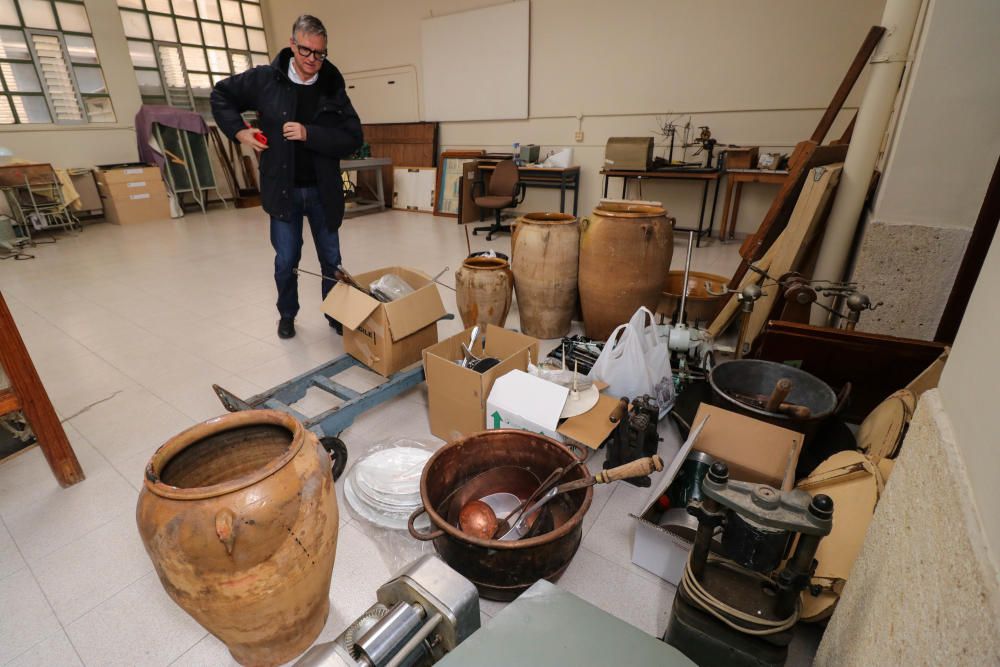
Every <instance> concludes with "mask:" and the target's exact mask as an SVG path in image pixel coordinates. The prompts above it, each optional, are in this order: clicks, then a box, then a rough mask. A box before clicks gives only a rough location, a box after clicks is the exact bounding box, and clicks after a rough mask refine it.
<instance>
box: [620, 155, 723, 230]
mask: <svg viewBox="0 0 1000 667" xmlns="http://www.w3.org/2000/svg"><path fill="white" fill-rule="evenodd" d="M601 175H603V176H604V197H605V199H607V196H608V181H609V180H610V179H612V178H620V179H622V199H625V195H626V194H627V191H628V182H629V179H633V178H634V179H635V180H637V181H639V182H640V183H641V182H642V181H643V180H694V181H701V182H702V183H704V184H705V187H704V188H703V189H702V191H701V211H700V213H699V214H698V227H697V229H695V228H692V227H674V231H680V232H694V233H695V235H696V238H697V242H696V245H697V246H698V247H701V238H702V237H703V236H711V235H712V225H713V224H714V222H715V204H716V202H717V201H718V199H719V179H720V178H721V177H722V172H721V171H720V170H719V169H717V168H715V167H711V168H706V167H671V168H667V169H658V170H656V171H625V170H621V169H602V170H601ZM712 181H715V192H714V193H713V194H712V214H711V215H710V216H709V218H708V229H705V204H706V202H707V201H708V186H709V185H710V184H711V183H712Z"/></svg>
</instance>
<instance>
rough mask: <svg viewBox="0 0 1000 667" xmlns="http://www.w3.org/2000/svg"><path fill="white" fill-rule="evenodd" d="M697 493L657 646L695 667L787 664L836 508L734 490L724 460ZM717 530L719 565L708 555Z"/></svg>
mask: <svg viewBox="0 0 1000 667" xmlns="http://www.w3.org/2000/svg"><path fill="white" fill-rule="evenodd" d="M701 492H702V496H703V497H702V498H701V500H693V501H692V502H691V503H690V504H688V513H689V514H691V515H693V516H694V517H695V518H697V519H698V532H697V533H696V535H695V540H694V547H693V549H692V550H691V555H690V557H689V559H688V565H687V569H686V571H685V573H684V578H683V579H682V580H681V585H680V586H679V587H678V589H677V595H676V596H675V598H674V605H673V608H672V610H671V615H670V621H669V623H668V625H667V629H666V632H665V633H664V636H663V641H665V642H667V643H668V644H671V645H673V646H675V647H677V648H678V649H680V650H681V651H682V652H684V654H685V655H687V656H688V657H689V658H691V659H692V660H694V661H695V662H696V663H698V664H699V665H730V666H733V667H765V666H766V667H776V666H778V665H784V664H785V660H786V658H787V657H788V644H789V642H790V641H791V638H792V628H793V627H794V625H795V623H796V621H797V620H798V615H799V604H800V595H801V593H802V591H803V590H804V589H805V588H806V587H807V586H808V585H809V583H810V579H811V577H812V575H813V573H814V572H815V570H816V560H815V556H816V549H817V548H818V547H819V543H820V540H822V539H823V538H824V537H826V536H827V535H829V534H830V530H831V529H832V528H833V501H832V500H831V499H830V498H829V497H828V496H825V495H817V496H816V497H815V498H814V497H812V496H810V495H809V494H808V493H807V492H805V491H802V490H793V491H778V490H777V489H774V488H771V487H770V486H767V485H765V484H751V483H748V482H738V481H731V480H730V479H729V467H728V466H727V465H726V464H725V463H724V462H722V461H716V462H715V463H713V464H712V466H711V467H710V468H709V471H708V474H706V475H705V478H704V480H703V481H702V487H701ZM720 526H721V528H722V540H721V552H722V553H721V556H722V558H720V557H718V556H716V555H710V554H709V550H710V547H711V542H712V539H713V535H714V533H715V532H716V529H717V528H718V527H720ZM796 537H797V538H798V539H797V541H796V539H795V538H796ZM793 543H794V544H795V549H794V551H793V552H792V553H791V555H790V556H788V552H789V550H790V548H791V545H792V544H793ZM786 556H787V559H786ZM782 562H784V564H783V565H782Z"/></svg>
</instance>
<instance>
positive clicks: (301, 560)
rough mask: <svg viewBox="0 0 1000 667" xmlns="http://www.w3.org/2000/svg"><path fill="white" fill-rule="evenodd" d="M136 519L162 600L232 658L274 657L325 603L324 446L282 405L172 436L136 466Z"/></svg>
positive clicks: (296, 649)
mask: <svg viewBox="0 0 1000 667" xmlns="http://www.w3.org/2000/svg"><path fill="white" fill-rule="evenodd" d="M136 520H137V523H138V525H139V533H140V534H141V536H142V541H143V544H144V545H145V547H146V552H147V553H148V554H149V557H150V559H152V561H153V566H154V567H155V569H156V573H157V575H159V577H160V582H161V583H162V584H163V587H164V588H165V589H166V591H167V593H168V594H169V595H170V597H171V598H173V600H174V602H176V603H177V604H178V605H180V606H181V607H182V608H183V609H184V610H185V611H186V612H188V613H189V614H191V616H193V617H194V619H195V620H196V621H198V622H199V623H201V624H202V625H203V626H204V627H205V628H206V629H207V630H208V631H209V632H211V633H212V634H213V635H215V636H216V637H218V638H219V639H220V640H222V641H223V642H225V644H226V646H228V647H229V651H230V652H231V653H232V655H233V657H234V658H235V659H236V660H237V661H238V662H239V663H240V664H243V665H278V664H281V663H284V662H288V661H289V660H292V659H293V658H295V657H296V656H297V655H299V654H300V653H302V652H303V651H304V650H305V649H307V648H309V646H310V645H311V644H312V643H313V642H314V641H315V640H316V637H317V636H319V633H320V631H321V630H322V629H323V625H324V623H325V622H326V617H327V613H328V612H329V608H330V599H329V595H330V575H331V573H332V571H333V560H334V555H335V554H336V551H337V531H338V527H339V523H338V515H337V497H336V494H335V493H334V487H333V478H332V476H331V474H330V457H329V456H328V455H327V453H326V452H325V451H324V449H323V447H322V446H321V445H320V444H319V442H318V441H317V439H316V436H314V435H313V434H312V433H311V432H309V431H307V430H306V429H305V428H304V427H303V426H302V424H300V423H299V422H298V421H297V420H296V419H294V418H293V417H291V416H290V415H287V414H284V413H282V412H277V411H274V410H250V411H246V412H237V413H233V414H229V415H225V416H222V417H217V418H215V419H211V420H209V421H207V422H204V423H202V424H198V425H196V426H193V427H192V428H190V429H188V430H186V431H184V432H183V433H180V434H179V435H177V436H174V437H173V438H171V439H170V440H168V441H167V442H166V443H165V444H164V445H163V446H162V447H160V448H159V449H158V450H157V451H156V453H155V454H154V455H153V458H152V459H151V460H150V462H149V465H148V466H147V468H146V479H145V486H144V488H143V490H142V492H141V493H140V494H139V503H138V507H137V508H136Z"/></svg>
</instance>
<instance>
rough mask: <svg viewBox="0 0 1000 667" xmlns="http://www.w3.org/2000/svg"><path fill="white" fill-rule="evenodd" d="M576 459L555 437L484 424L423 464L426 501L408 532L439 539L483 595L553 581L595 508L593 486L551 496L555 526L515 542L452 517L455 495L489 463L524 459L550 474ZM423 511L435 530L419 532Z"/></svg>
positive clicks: (513, 593) (584, 475)
mask: <svg viewBox="0 0 1000 667" xmlns="http://www.w3.org/2000/svg"><path fill="white" fill-rule="evenodd" d="M576 461H577V458H576V456H574V454H573V452H571V451H570V450H569V449H568V448H566V447H565V446H563V445H561V444H560V443H558V442H556V441H555V440H553V439H552V438H547V437H545V436H543V435H538V434H535V433H529V432H527V431H518V430H514V429H500V430H495V431H483V432H480V433H474V434H472V435H469V436H467V437H465V438H462V439H460V440H456V441H455V442H453V443H451V444H448V445H445V446H444V447H442V448H441V449H439V450H438V451H437V452H435V453H434V455H433V456H432V457H431V458H430V460H429V461H428V462H427V465H426V466H424V472H423V475H422V476H421V478H420V495H421V498H422V500H423V507H422V508H420V509H418V510H417V511H416V512H414V514H413V516H411V517H410V534H411V535H413V537H415V538H417V539H419V540H425V541H426V540H433V541H434V548H435V549H436V550H437V552H438V554H440V555H441V557H442V558H443V559H444V560H445V562H447V563H448V564H449V565H451V567H453V568H454V569H455V570H457V571H458V572H459V573H461V574H462V575H463V576H465V577H466V578H468V579H469V580H470V581H472V583H474V584H475V585H476V588H478V589H479V593H480V595H482V596H483V597H485V598H488V599H491V600H513V599H514V598H515V597H517V596H518V595H520V594H521V593H522V592H523V591H525V590H526V589H527V588H528V587H530V586H531V585H532V584H533V583H535V582H536V581H538V580H539V579H548V580H550V581H554V580H556V579H557V578H558V577H559V576H560V575H561V574H562V573H563V572H564V571H565V569H566V567H567V566H568V565H569V563H570V561H571V560H572V559H573V556H574V555H575V554H576V551H577V549H578V548H579V547H580V540H581V539H582V537H583V517H584V515H585V514H586V513H587V510H588V509H589V508H590V503H591V500H592V498H593V489H592V488H590V487H587V488H586V489H580V490H577V491H573V492H570V493H567V494H565V495H564V496H560V497H559V498H557V499H556V500H553V501H552V502H551V503H549V505H548V506H549V507H550V508H551V520H552V529H551V530H550V531H548V532H545V533H543V534H541V535H538V536H537V537H529V538H526V539H522V540H517V541H512V542H501V541H500V540H493V539H479V538H476V537H473V536H471V535H467V534H465V533H463V532H462V531H461V530H459V529H458V527H457V526H456V525H454V524H453V523H451V522H449V521H448V518H447V514H448V510H449V507H450V505H451V502H450V501H451V499H452V497H453V496H454V495H455V494H456V492H460V491H461V487H462V485H464V484H465V483H466V482H468V481H470V480H472V479H473V478H474V477H475V476H476V475H478V474H479V473H482V472H484V471H486V470H490V469H491V468H495V467H498V466H504V465H513V466H520V467H523V468H526V469H527V470H529V471H530V472H531V473H532V474H534V475H535V476H536V477H538V479H545V478H546V477H548V476H549V474H551V473H552V471H554V470H555V469H556V468H561V467H565V466H568V465H569V464H571V463H574V462H576ZM590 477H591V475H590V471H589V470H587V467H586V466H585V465H578V466H574V467H573V468H572V469H571V470H570V471H569V472H568V473H567V474H566V476H565V477H564V479H563V481H572V480H574V479H589V478H590ZM504 490H507V489H504V488H496V489H493V491H504ZM515 495H517V494H515ZM424 512H426V513H427V516H428V517H429V518H430V520H431V524H432V527H433V530H432V531H431V532H430V533H420V532H418V531H417V530H416V529H415V528H414V525H413V524H414V520H415V519H416V518H417V517H418V516H419V515H420V514H422V513H424Z"/></svg>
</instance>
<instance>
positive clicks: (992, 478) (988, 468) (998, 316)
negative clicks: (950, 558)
mask: <svg viewBox="0 0 1000 667" xmlns="http://www.w3.org/2000/svg"><path fill="white" fill-rule="evenodd" d="M998 289H1000V233H998V234H997V235H996V236H995V237H994V238H993V243H992V245H991V246H990V252H989V254H988V255H987V257H986V263H985V264H984V265H983V269H982V273H980V274H979V280H978V281H977V282H976V287H975V289H974V290H973V292H972V299H971V300H970V301H969V306H968V308H967V309H966V311H965V317H964V318H963V319H962V326H961V328H960V329H959V330H958V337H957V338H956V339H955V346H954V348H953V349H952V352H951V356H950V357H949V359H948V365H947V366H945V369H944V374H943V375H942V376H941V384H940V390H941V402H942V403H943V404H944V407H945V411H946V412H947V413H948V417H949V419H950V421H951V423H952V427H953V428H954V430H955V441H956V442H957V444H958V448H959V450H960V451H961V452H962V457H963V458H964V460H965V467H966V469H967V470H968V475H969V482H970V485H971V486H972V491H973V494H974V495H975V498H976V504H977V505H978V506H979V512H980V515H981V517H982V519H983V523H984V526H985V529H986V535H987V538H988V539H989V542H990V548H991V550H992V552H993V557H994V558H995V559H997V558H1000V518H998V514H997V509H998V508H1000V484H998V483H997V480H1000V449H998V439H997V428H996V419H995V412H996V411H995V409H994V408H993V404H994V402H995V400H996V396H997V389H998V388H1000V350H998V349H997V342H996V337H997V332H998V331H1000V308H997V290H998ZM994 562H995V564H997V565H1000V563H997V562H996V561H994Z"/></svg>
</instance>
